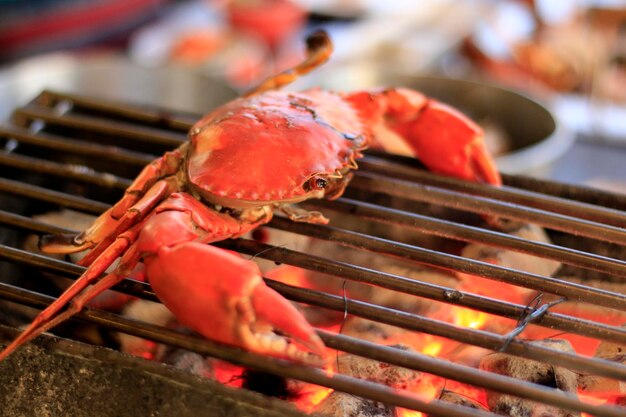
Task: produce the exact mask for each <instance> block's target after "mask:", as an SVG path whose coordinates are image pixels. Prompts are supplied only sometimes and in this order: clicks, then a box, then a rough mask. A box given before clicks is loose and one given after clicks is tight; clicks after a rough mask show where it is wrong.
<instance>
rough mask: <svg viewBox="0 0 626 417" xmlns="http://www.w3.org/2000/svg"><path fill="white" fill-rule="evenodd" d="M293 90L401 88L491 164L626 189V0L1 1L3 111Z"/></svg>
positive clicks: (196, 106) (200, 104)
mask: <svg viewBox="0 0 626 417" xmlns="http://www.w3.org/2000/svg"><path fill="white" fill-rule="evenodd" d="M318 28H324V29H326V30H327V31H328V32H329V33H330V35H331V37H332V39H333V41H334V43H335V53H334V55H333V56H332V58H331V61H330V62H329V63H328V64H326V65H325V66H324V67H322V68H320V69H319V70H317V71H315V72H313V73H312V74H310V75H308V76H306V77H303V78H302V79H300V80H298V81H297V82H296V83H295V84H294V85H292V86H289V88H290V89H301V88H308V87H312V86H323V87H326V88H332V89H335V90H356V89H365V88H370V87H374V86H381V85H402V86H408V87H412V88H416V89H419V90H421V91H424V92H425V93H427V94H430V95H432V96H434V97H437V98H439V99H441V100H444V101H447V102H449V103H451V104H453V105H455V106H458V107H459V108H460V109H461V110H462V111H464V112H466V113H467V114H469V115H470V116H471V117H473V118H475V119H476V120H477V121H478V122H479V123H480V124H481V125H482V126H483V127H484V129H485V131H486V135H487V139H488V142H489V147H490V148H491V149H492V151H493V152H494V153H496V154H497V155H498V164H499V167H500V169H501V170H503V171H504V172H508V173H518V174H524V175H533V176H540V177H547V178H551V179H555V180H558V181H564V182H572V183H578V184H588V185H592V186H596V187H602V188H608V189H612V190H616V191H619V192H626V168H625V166H626V1H618V0H613V1H611V0H604V1H602V0H560V1H549V0H544V1H539V0H534V1H533V0H498V1H495V0H421V1H412V0H385V1H376V0H230V1H227V0H202V1H201V0H194V1H190V0H187V1H182V0H178V1H174V0H22V1H20V0H0V120H6V119H7V118H9V117H10V113H11V109H12V108H14V107H15V106H17V105H23V104H25V103H27V102H28V101H29V100H31V99H32V98H34V97H35V96H36V95H37V94H38V93H39V92H40V91H41V90H43V89H44V88H49V89H55V90H58V91H62V92H71V93H80V94H84V95H89V96H94V97H97V98H103V99H112V100H118V101H124V102H133V103H138V104H142V103H144V104H150V105H158V106H162V107H166V108H171V109H174V110H181V111H187V112H194V113H198V114H202V113H205V112H207V111H209V110H210V109H211V108H213V107H215V106H216V105H219V104H220V103H223V102H225V101H227V100H229V99H231V98H233V97H236V96H237V95H238V94H239V93H241V92H243V91H245V90H246V89H248V88H250V87H252V86H254V85H255V84H256V83H257V82H258V81H259V80H261V79H263V78H264V77H266V76H267V75H269V74H272V73H274V72H276V71H278V70H281V69H284V68H287V67H289V66H290V65H292V64H293V63H295V62H298V61H299V60H300V59H301V58H302V56H303V51H304V42H303V40H304V38H305V36H306V35H307V34H308V33H310V32H312V31H313V30H315V29H318Z"/></svg>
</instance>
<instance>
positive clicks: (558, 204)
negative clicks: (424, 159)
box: [359, 154, 626, 227]
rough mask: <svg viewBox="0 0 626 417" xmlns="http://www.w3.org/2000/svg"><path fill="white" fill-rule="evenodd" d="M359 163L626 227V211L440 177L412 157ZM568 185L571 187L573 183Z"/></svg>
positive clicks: (382, 171) (368, 159)
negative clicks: (422, 167)
mask: <svg viewBox="0 0 626 417" xmlns="http://www.w3.org/2000/svg"><path fill="white" fill-rule="evenodd" d="M411 165H413V166H411ZM359 166H360V167H361V168H362V169H363V170H364V171H368V172H371V173H374V174H377V175H384V176H388V177H395V178H398V179H404V180H410V181H415V182H418V183H420V184H424V185H432V186H436V187H441V188H446V189H449V190H453V191H458V192H462V193H467V194H472V195H476V196H482V197H487V198H491V199H496V200H502V201H506V202H509V203H512V204H518V205H524V206H528V207H534V208H537V209H542V210H546V211H552V212H554V213H560V214H564V215H568V216H572V217H579V218H583V219H587V220H592V221H597V222H601V223H607V224H610V225H613V226H619V227H626V214H625V213H624V212H623V211H621V210H616V209H611V208H607V207H603V206H599V205H597V204H589V203H585V202H580V201H575V200H572V199H568V198H562V197H558V196H554V195H548V194H546V193H539V192H536V191H530V190H524V189H521V188H514V187H509V186H506V185H504V186H502V187H488V186H487V187H486V186H484V185H483V184H477V183H471V182H467V181H462V180H459V179H456V178H450V177H443V176H440V175H435V174H432V173H430V172H428V171H426V170H424V169H420V168H417V167H415V161H414V160H412V159H411V158H402V157H398V156H389V155H382V154H376V155H366V156H365V157H364V158H362V159H360V160H359ZM504 179H505V182H506V181H512V180H513V177H512V176H506V175H505V176H504ZM536 181H539V180H536ZM516 182H520V181H516ZM520 185H521V184H520ZM563 187H564V186H563ZM563 187H562V188H563ZM569 187H572V188H573V187H574V186H569ZM585 192H587V193H590V192H597V193H602V192H601V191H599V190H591V189H588V190H585ZM578 194H580V193H578ZM624 204H625V207H626V199H624Z"/></svg>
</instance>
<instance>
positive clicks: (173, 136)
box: [13, 106, 187, 148]
mask: <svg viewBox="0 0 626 417" xmlns="http://www.w3.org/2000/svg"><path fill="white" fill-rule="evenodd" d="M13 118H14V119H16V120H18V121H19V120H26V121H32V120H41V121H43V122H45V123H46V124H48V125H52V126H63V127H67V128H70V129H80V130H88V131H90V132H96V133H102V134H106V135H111V136H116V137H122V138H125V139H129V140H132V141H137V142H146V143H149V144H158V145H163V146H168V147H171V148H175V147H176V146H179V145H180V144H181V143H183V142H185V141H186V140H187V135H185V134H182V133H176V132H164V131H163V130H162V129H157V128H153V127H147V126H141V125H136V124H132V123H128V122H121V121H111V120H106V119H103V118H100V117H92V116H83V115H80V116H79V115H59V114H57V113H55V112H54V111H52V110H50V109H47V108H43V107H34V106H31V107H21V108H19V109H17V110H15V112H14V113H13Z"/></svg>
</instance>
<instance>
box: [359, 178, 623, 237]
mask: <svg viewBox="0 0 626 417" xmlns="http://www.w3.org/2000/svg"><path fill="white" fill-rule="evenodd" d="M350 186H352V187H355V188H359V189H361V190H365V191H368V192H379V193H386V194H390V195H394V196H398V197H402V198H405V199H407V200H412V201H419V202H424V203H430V204H436V205H440V206H444V207H449V208H455V209H461V210H464V211H469V212H472V213H478V214H483V215H493V216H497V217H505V218H507V219H513V220H518V221H522V222H527V223H535V224H538V225H540V226H543V227H546V228H548V229H554V230H559V231H563V232H567V233H570V234H573V235H576V236H584V237H589V238H593V239H599V240H603V241H607V242H612V243H617V244H620V245H626V229H623V228H621V227H617V226H610V225H606V224H602V223H598V222H593V221H590V220H584V219H579V218H575V217H571V216H566V215H562V214H558V213H551V212H548V211H545V210H540V209H534V208H532V207H524V206H520V205H517V204H511V203H508V202H504V201H499V200H492V199H489V198H484V197H480V196H471V195H468V194H464V193H459V192H457V191H450V190H446V189H442V188H437V187H433V186H430V185H422V184H418V183H414V182H409V181H405V180H399V179H393V180H392V179H389V178H387V177H385V176H382V175H377V174H372V173H369V172H363V171H361V172H359V171H356V172H355V175H354V179H353V180H352V182H351V184H350Z"/></svg>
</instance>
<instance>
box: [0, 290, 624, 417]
mask: <svg viewBox="0 0 626 417" xmlns="http://www.w3.org/2000/svg"><path fill="white" fill-rule="evenodd" d="M0 295H1V296H2V297H3V298H5V299H8V300H11V301H14V302H18V303H21V304H26V305H30V306H33V307H37V308H44V307H46V306H47V305H49V304H50V303H51V302H52V301H53V300H54V299H53V298H52V297H49V296H45V295H42V294H37V293H34V292H31V291H27V290H23V289H20V288H17V287H13V286H11V285H8V284H4V283H0ZM77 318H79V319H82V320H87V321H89V322H91V323H94V324H97V325H100V326H105V327H107V328H108V329H111V330H117V331H121V332H125V333H129V334H132V335H135V336H138V337H143V338H146V339H150V340H154V341H156V342H160V343H166V344H168V345H172V346H178V347H181V348H183V349H187V350H190V351H194V352H198V353H201V354H204V355H208V356H211V357H214V358H218V359H221V360H225V361H228V362H231V363H234V364H237V365H241V366H245V367H248V368H252V369H257V370H261V371H265V372H270V373H273V374H275V375H280V376H283V377H286V378H296V379H299V380H301V381H305V382H309V383H312V384H316V385H321V386H325V387H328V388H332V389H335V390H338V391H343V392H348V393H351V394H353V395H358V396H360V397H364V398H370V399H373V400H375V401H381V402H384V403H386V404H393V405H396V406H399V407H403V408H408V409H412V410H416V411H422V412H427V413H430V414H432V415H436V416H441V417H447V416H450V415H455V416H457V415H458V416H462V417H497V416H496V415H495V414H493V413H490V412H484V411H477V410H472V409H469V408H466V407H460V406H456V405H452V404H448V403H445V402H442V401H438V400H427V399H421V398H419V397H418V396H416V395H415V394H410V393H408V392H405V391H399V390H397V389H392V388H390V387H387V386H384V385H380V384H375V383H373V382H368V381H364V380H361V379H358V378H353V377H349V376H346V375H342V374H335V375H333V376H332V377H331V376H328V374H327V373H326V372H324V371H323V370H321V369H317V368H312V367H308V366H303V365H297V364H294V363H293V362H288V361H282V360H279V359H273V358H269V357H265V356H258V355H255V354H252V353H248V352H245V351H242V350H239V349H236V348H231V347H228V346H224V345H218V344H216V343H213V342H210V341H208V340H206V339H201V338H198V337H193V336H188V335H184V334H182V333H180V332H176V331H174V330H171V329H167V328H164V327H160V326H155V325H151V324H148V323H144V322H140V321H137V320H132V319H128V318H125V317H121V316H119V315H116V314H112V313H107V312H104V311H101V310H93V309H86V310H85V311H83V312H81V313H79V314H78V315H77ZM609 411H610V410H609ZM606 415H607V417H615V414H606Z"/></svg>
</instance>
